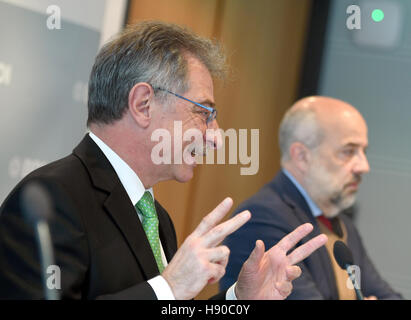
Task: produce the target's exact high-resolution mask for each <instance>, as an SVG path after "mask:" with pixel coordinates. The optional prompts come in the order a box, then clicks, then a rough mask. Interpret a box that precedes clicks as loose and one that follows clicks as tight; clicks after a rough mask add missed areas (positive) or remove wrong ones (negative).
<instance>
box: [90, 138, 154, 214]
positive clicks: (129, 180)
mask: <svg viewBox="0 0 411 320" xmlns="http://www.w3.org/2000/svg"><path fill="white" fill-rule="evenodd" d="M89 136H90V138H91V139H93V141H94V142H95V143H96V144H97V146H98V147H99V148H100V149H101V151H102V152H103V153H104V155H105V156H106V158H107V160H108V161H109V162H110V164H111V165H112V167H113V168H114V171H115V172H116V173H117V176H118V178H119V179H120V181H121V184H122V185H123V187H124V189H125V190H126V192H127V194H128V196H129V198H130V200H131V202H132V204H133V206H134V205H136V203H137V202H138V201H139V200H140V199H141V197H142V196H143V195H144V192H146V191H149V192H150V193H151V195H152V197H153V199H154V193H153V188H150V189H147V190H146V189H145V188H144V185H143V183H142V182H141V180H140V178H139V177H138V175H137V174H136V173H135V172H134V171H133V169H131V168H130V166H129V165H128V164H127V163H126V162H125V161H124V160H123V159H121V158H120V156H119V155H118V154H117V153H115V152H114V151H113V150H112V149H111V148H110V147H109V146H108V145H106V144H105V143H104V142H103V141H102V140H101V139H100V138H99V137H97V136H96V135H95V134H94V133H93V132H91V131H90V132H89Z"/></svg>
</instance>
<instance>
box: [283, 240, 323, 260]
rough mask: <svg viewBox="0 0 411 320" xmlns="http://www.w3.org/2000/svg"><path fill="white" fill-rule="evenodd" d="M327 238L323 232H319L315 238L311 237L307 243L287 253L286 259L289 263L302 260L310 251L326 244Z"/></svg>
mask: <svg viewBox="0 0 411 320" xmlns="http://www.w3.org/2000/svg"><path fill="white" fill-rule="evenodd" d="M327 240H328V238H327V236H326V235H325V234H320V235H319V236H316V237H315V238H313V239H311V240H310V241H308V242H307V243H304V244H303V245H301V246H299V247H298V248H297V249H295V250H294V251H293V252H291V253H290V254H289V255H288V259H289V262H290V264H296V263H299V262H301V261H303V260H304V259H305V258H307V257H308V256H309V255H310V254H311V253H313V252H314V251H315V250H317V249H318V248H320V247H322V246H323V245H325V244H326V242H327Z"/></svg>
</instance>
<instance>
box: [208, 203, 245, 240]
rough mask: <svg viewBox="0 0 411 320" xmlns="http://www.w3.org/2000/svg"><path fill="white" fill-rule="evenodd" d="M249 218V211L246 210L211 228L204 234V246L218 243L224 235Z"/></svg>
mask: <svg viewBox="0 0 411 320" xmlns="http://www.w3.org/2000/svg"><path fill="white" fill-rule="evenodd" d="M250 218H251V213H250V211H248V210H246V211H243V212H241V213H239V214H237V215H235V216H234V217H232V218H231V219H229V220H227V221H225V222H223V223H221V224H219V225H218V226H216V227H214V228H212V229H211V230H210V231H209V232H207V233H206V234H205V235H204V245H205V246H206V247H214V246H216V245H218V244H219V243H220V242H221V241H223V240H224V238H225V237H226V236H228V235H229V234H231V233H233V232H234V231H236V230H238V229H239V228H240V227H241V226H242V225H243V224H244V223H246V222H247V221H248V220H249V219H250Z"/></svg>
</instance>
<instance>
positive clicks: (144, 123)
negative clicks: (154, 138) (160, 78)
mask: <svg viewBox="0 0 411 320" xmlns="http://www.w3.org/2000/svg"><path fill="white" fill-rule="evenodd" d="M153 97H154V91H153V88H152V87H151V86H150V85H149V84H148V83H145V82H139V83H137V84H135V85H134V87H132V88H131V90H130V92H129V94H128V110H129V112H130V114H131V116H132V117H133V119H134V120H135V121H136V122H137V124H138V125H139V126H141V127H142V128H147V127H148V126H149V125H150V121H151V116H152V111H153V106H152V102H153Z"/></svg>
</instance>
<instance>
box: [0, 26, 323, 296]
mask: <svg viewBox="0 0 411 320" xmlns="http://www.w3.org/2000/svg"><path fill="white" fill-rule="evenodd" d="M224 73H225V64H224V57H223V55H222V53H221V50H220V48H219V47H218V46H216V45H214V44H213V43H212V42H211V41H209V40H207V39H203V38H200V37H198V36H197V35H195V34H193V33H192V32H190V31H188V30H186V29H183V28H181V27H179V26H176V25H172V24H165V23H158V22H144V23H141V24H138V25H135V26H131V27H129V28H127V29H126V30H125V31H124V32H123V33H122V34H120V35H119V36H118V37H117V38H116V39H114V40H112V41H111V42H109V43H107V44H106V45H105V46H104V47H103V48H102V49H101V50H100V52H99V54H98V55H97V57H96V61H95V64H94V66H93V69H92V71H91V75H90V81H89V99H88V121H87V124H88V127H89V129H90V133H89V134H87V135H86V136H85V137H84V138H83V140H82V141H81V142H80V144H79V145H78V146H77V147H76V148H75V149H74V151H73V153H72V154H71V155H69V156H68V157H66V158H64V159H61V160H58V161H56V162H54V163H51V164H49V165H47V166H44V167H43V168H40V169H38V170H36V171H34V172H33V173H31V174H30V175H28V176H27V177H26V178H25V179H23V181H22V182H20V183H19V185H18V186H17V187H16V188H15V189H14V190H13V191H12V192H11V194H10V195H9V196H8V197H7V199H6V201H5V203H3V205H2V207H1V209H0V248H1V251H0V252H1V253H0V254H1V257H0V261H1V263H2V266H1V270H0V284H1V285H0V298H3V299H4V298H9V299H10V298H11V299H13V298H17V299H25V298H29V299H30V298H31V299H33V298H34V299H37V298H42V297H43V294H42V282H41V273H40V265H39V261H38V258H37V253H36V248H35V245H34V244H35V240H34V236H33V231H32V229H31V227H30V226H29V225H28V224H27V223H26V221H25V219H24V217H23V215H22V213H21V211H22V210H21V207H20V202H19V198H20V194H21V191H22V189H23V188H24V186H25V185H27V184H28V183H29V182H31V181H39V182H41V183H42V184H43V185H44V186H45V188H47V189H48V191H49V193H50V196H51V198H52V199H53V206H54V211H55V217H54V219H53V220H52V221H51V222H50V230H51V235H52V239H53V245H54V249H55V256H56V265H57V266H58V267H59V268H60V269H61V294H62V297H63V298H72V299H192V298H194V297H195V296H196V295H197V294H198V293H199V292H200V291H201V290H202V289H203V287H204V286H205V285H206V284H208V283H215V282H217V281H218V280H219V279H220V278H221V277H222V276H223V274H224V272H225V267H226V265H227V261H228V255H229V250H228V248H227V247H226V246H221V245H220V243H221V241H222V240H223V239H224V238H225V237H226V236H227V235H228V234H230V233H232V232H234V231H235V230H237V229H238V228H239V227H241V226H242V225H243V224H244V223H246V222H247V220H249V218H250V212H248V211H244V212H243V213H240V214H239V215H237V216H236V217H235V218H233V219H230V220H228V221H226V222H224V223H220V221H221V220H222V218H223V217H224V216H225V215H226V213H227V212H228V211H229V209H230V208H231V206H232V200H231V199H230V198H226V199H225V200H223V201H222V202H221V203H220V204H219V205H218V206H217V207H216V208H215V209H214V210H213V211H212V212H211V213H209V214H208V215H207V216H205V217H204V219H203V220H202V222H201V223H200V224H199V226H198V227H197V228H196V229H195V230H194V232H193V233H192V234H191V235H190V236H189V237H188V238H187V239H186V240H185V241H184V243H183V244H182V246H181V247H180V248H179V249H178V250H177V241H176V235H175V230H174V227H173V224H172V222H171V219H170V217H169V216H168V214H167V212H166V211H165V210H164V209H163V208H162V207H161V205H160V204H159V203H158V202H157V201H155V200H154V196H153V191H152V187H153V186H154V185H155V184H157V183H158V182H160V181H164V180H171V179H174V180H177V181H181V182H185V181H188V180H190V179H191V178H192V176H193V168H194V166H195V159H194V158H195V156H196V154H198V153H199V150H200V152H202V153H204V152H205V151H206V150H205V149H206V148H204V147H203V149H202V150H201V149H199V147H198V146H197V145H196V143H197V142H191V141H190V142H187V141H185V142H184V145H182V146H176V145H171V146H169V149H165V150H163V151H164V152H165V153H169V155H170V156H172V157H174V156H175V155H176V154H178V153H180V154H181V153H184V156H185V157H184V159H185V160H186V161H184V162H182V163H179V162H178V161H174V160H175V159H172V160H173V161H171V162H170V163H162V164H154V163H153V161H152V159H151V151H152V149H153V147H154V142H153V141H152V139H151V137H152V134H153V132H154V131H155V130H157V129H163V130H164V129H165V130H168V131H169V132H170V133H173V132H174V130H173V129H174V126H175V125H176V123H178V124H179V125H181V126H182V130H183V132H186V131H187V130H190V129H196V130H199V131H200V132H202V134H203V140H204V141H203V142H204V143H205V146H207V147H211V148H217V147H219V145H220V144H221V137H219V136H218V135H215V136H213V137H211V136H209V135H206V130H207V129H218V124H217V120H216V115H217V113H216V110H215V108H214V94H213V77H222V76H223V75H224ZM171 140H172V141H174V139H171ZM177 148H179V149H181V150H175V149H177ZM311 230H312V225H311V224H304V225H302V226H299V227H298V228H297V229H296V230H295V231H293V232H292V233H290V234H289V235H287V236H285V237H284V238H283V239H282V241H280V242H279V243H278V245H276V246H274V247H272V248H271V249H269V250H267V251H265V248H264V244H263V243H262V242H261V241H257V242H256V245H255V248H254V251H253V252H252V253H251V255H250V257H249V259H248V260H247V262H246V263H245V264H244V267H243V268H242V271H241V274H240V276H239V278H238V282H237V283H236V284H235V285H233V286H232V287H231V288H230V289H229V290H227V291H224V292H222V293H220V294H219V295H217V296H216V298H226V299H235V298H238V299H263V298H264V299H284V298H285V297H287V296H288V295H289V294H290V292H291V289H292V284H291V282H292V280H294V279H295V278H297V277H299V276H300V273H301V270H300V269H299V267H297V266H295V264H296V263H298V262H299V261H301V260H303V259H304V258H305V257H307V256H308V255H310V254H311V253H312V252H313V251H314V250H316V249H317V248H319V247H320V246H322V245H323V244H324V243H325V242H326V239H327V238H326V236H324V235H319V236H318V237H316V238H314V239H313V240H312V241H310V242H308V243H306V244H305V245H303V246H300V247H298V248H296V249H295V250H294V251H292V252H291V253H289V251H290V249H292V248H293V247H294V246H295V245H296V244H297V243H298V242H299V240H300V239H301V238H303V237H305V236H306V235H307V234H308V233H310V232H311ZM287 253H289V254H288V255H287Z"/></svg>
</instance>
